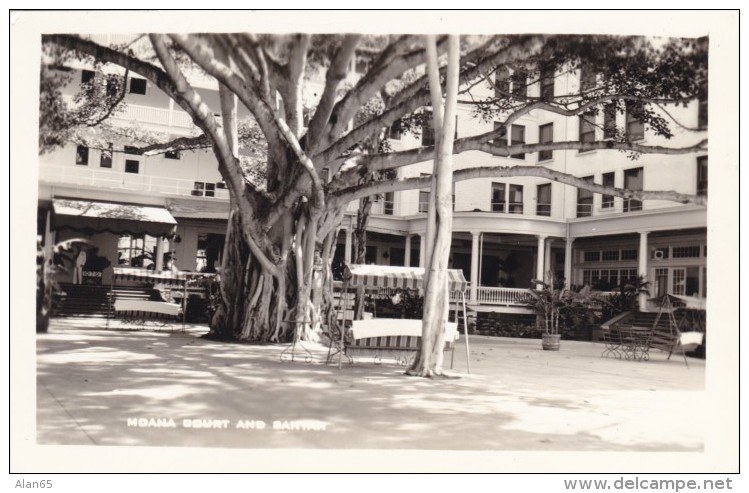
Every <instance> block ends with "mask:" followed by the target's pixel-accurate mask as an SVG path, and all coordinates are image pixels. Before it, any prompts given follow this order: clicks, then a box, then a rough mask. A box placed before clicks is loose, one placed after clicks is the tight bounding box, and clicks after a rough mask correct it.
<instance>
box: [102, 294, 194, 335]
mask: <svg viewBox="0 0 749 493" xmlns="http://www.w3.org/2000/svg"><path fill="white" fill-rule="evenodd" d="M114 313H115V316H116V317H118V318H121V319H123V322H125V323H131V324H135V325H139V326H142V327H144V328H145V326H146V324H147V322H148V321H155V322H156V325H158V326H161V327H164V326H167V325H169V322H172V321H177V320H179V318H180V317H181V316H182V306H181V305H178V304H177V303H168V302H165V301H149V300H129V299H124V300H115V302H114ZM159 322H160V323H159Z"/></svg>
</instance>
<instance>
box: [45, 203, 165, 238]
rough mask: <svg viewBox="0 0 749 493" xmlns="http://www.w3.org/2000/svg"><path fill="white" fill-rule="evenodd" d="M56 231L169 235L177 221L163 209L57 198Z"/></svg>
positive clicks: (54, 216)
mask: <svg viewBox="0 0 749 493" xmlns="http://www.w3.org/2000/svg"><path fill="white" fill-rule="evenodd" d="M52 212H53V215H52V222H53V225H54V227H55V229H71V230H73V231H80V232H83V233H87V234H94V233H103V232H109V233H113V234H147V235H150V236H169V235H171V234H172V233H173V231H174V228H175V226H176V225H177V221H176V220H175V219H174V216H172V215H171V214H170V213H169V211H168V210H166V209H165V208H164V207H157V206H150V205H137V204H119V203H114V202H99V201H93V200H78V199H67V198H55V199H54V200H53V201H52Z"/></svg>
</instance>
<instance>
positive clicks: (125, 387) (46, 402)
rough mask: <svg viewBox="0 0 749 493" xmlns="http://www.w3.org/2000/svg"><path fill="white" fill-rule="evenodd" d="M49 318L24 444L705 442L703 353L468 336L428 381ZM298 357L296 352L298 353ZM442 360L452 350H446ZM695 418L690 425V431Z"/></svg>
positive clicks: (591, 445) (630, 445) (40, 341)
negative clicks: (644, 357)
mask: <svg viewBox="0 0 749 493" xmlns="http://www.w3.org/2000/svg"><path fill="white" fill-rule="evenodd" d="M176 329H177V330H175V331H167V330H164V331H133V330H121V329H119V328H117V327H113V328H110V329H108V330H107V329H106V328H105V327H104V326H103V325H102V323H101V321H100V320H98V321H97V320H87V319H74V318H70V319H60V320H55V321H53V324H52V327H51V330H50V332H49V333H48V334H42V335H39V336H38V337H37V356H38V359H37V371H38V374H37V395H36V397H37V443H39V444H45V445H46V444H55V445H99V446H159V447H164V446H175V447H182V446H189V447H216V448H244V449H279V448H280V449H326V450H329V449H357V450H381V449H387V450H414V449H416V450H451V451H536V452H538V451H542V452H545V451H550V452H551V451H583V452H591V451H592V452H595V451H607V452H702V451H703V450H704V446H705V429H704V428H703V426H702V425H701V424H702V423H705V422H706V416H705V415H704V409H703V404H704V400H705V393H704V388H705V361H704V360H697V359H691V358H690V359H689V368H687V367H686V366H685V364H684V361H683V359H682V358H681V356H680V355H679V356H678V357H677V356H676V355H674V356H672V357H671V360H667V359H666V354H664V353H660V352H658V351H655V352H654V353H653V354H652V357H651V360H650V361H647V362H634V361H627V360H619V359H614V358H601V357H600V355H601V352H602V350H603V347H602V345H601V344H597V343H588V342H574V341H563V342H562V348H561V351H559V352H548V351H542V350H541V348H540V341H538V340H528V339H507V338H493V337H481V336H473V337H471V338H470V341H469V343H470V350H471V351H470V354H471V374H467V373H466V369H467V367H466V355H465V346H464V341H461V343H460V344H459V345H458V347H457V349H456V351H455V362H454V369H453V370H452V371H451V372H450V373H451V374H452V375H455V376H459V377H460V378H456V379H449V380H438V381H429V380H425V379H418V378H413V377H407V376H404V375H403V368H401V367H399V366H397V364H395V363H394V362H388V361H387V360H385V364H381V365H375V364H374V363H373V361H372V359H371V358H359V359H357V360H356V362H355V364H352V365H350V364H344V365H343V368H342V369H340V370H339V369H338V367H337V366H336V365H325V364H324V360H325V356H326V353H327V347H326V346H323V345H320V344H306V345H307V347H308V348H309V350H310V351H311V353H312V355H313V359H312V361H304V360H303V359H302V360H301V361H300V360H298V359H297V361H295V362H293V363H292V362H290V361H280V359H279V355H280V354H281V352H282V350H283V349H284V347H283V346H277V345H268V346H251V345H240V344H227V343H220V342H214V341H208V340H204V339H200V338H199V336H200V335H202V334H203V333H205V331H206V328H205V327H201V326H188V327H187V328H186V330H184V331H182V330H181V326H178V327H177V328H176ZM298 354H299V353H298V352H297V355H298ZM446 359H447V361H448V365H447V366H449V356H448V357H447V358H446ZM695 423H697V425H695Z"/></svg>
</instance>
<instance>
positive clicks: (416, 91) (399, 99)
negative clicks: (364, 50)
mask: <svg viewBox="0 0 749 493" xmlns="http://www.w3.org/2000/svg"><path fill="white" fill-rule="evenodd" d="M544 39H545V36H540V35H539V36H528V37H523V38H521V39H519V40H518V41H517V42H516V43H514V44H512V45H510V46H508V47H507V48H505V49H504V50H501V51H500V52H499V53H495V54H492V55H491V56H488V57H487V58H486V59H482V60H480V61H477V62H476V63H473V64H470V65H469V66H468V67H467V68H466V69H465V70H463V71H462V72H461V74H460V77H459V80H460V83H464V82H465V81H468V80H473V79H474V78H475V77H477V76H478V75H479V74H480V73H481V72H482V71H485V70H486V69H487V68H488V67H490V66H492V65H493V64H496V63H504V62H506V61H507V60H512V59H515V58H519V57H521V56H522V57H524V56H528V54H529V53H531V54H532V53H534V52H535V51H536V50H538V49H539V48H540V47H541V43H542V41H543V40H544ZM429 98H430V96H429V90H428V89H427V85H426V77H423V78H421V79H419V80H417V81H416V82H414V83H413V84H411V85H410V86H409V87H408V88H406V89H404V90H402V91H401V92H399V93H398V94H396V95H395V96H393V99H392V100H391V102H390V104H391V107H390V108H389V109H387V110H385V112H383V113H382V114H381V115H380V116H379V117H377V118H373V119H371V120H369V121H367V122H365V123H363V124H362V125H360V126H359V127H357V128H355V129H354V130H352V131H351V132H349V133H348V134H347V135H345V136H344V137H342V138H341V139H339V140H337V141H335V142H334V143H333V144H332V145H330V146H329V147H328V148H327V149H325V150H323V151H321V152H320V153H318V154H317V155H316V156H314V157H313V158H314V159H315V161H316V162H329V161H332V160H333V159H335V158H337V157H338V156H339V155H340V154H342V153H343V152H345V151H346V150H348V149H350V148H351V147H353V146H354V145H355V144H357V143H358V142H362V141H364V140H366V139H367V138H369V137H370V136H371V135H374V134H375V133H377V132H379V131H380V129H382V128H383V127H387V126H389V125H391V124H392V123H393V122H394V121H395V120H397V119H398V118H400V117H402V116H403V115H406V114H409V113H411V112H413V111H415V110H416V109H418V108H420V107H422V106H425V105H427V104H428V103H429Z"/></svg>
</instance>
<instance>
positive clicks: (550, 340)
mask: <svg viewBox="0 0 749 493" xmlns="http://www.w3.org/2000/svg"><path fill="white" fill-rule="evenodd" d="M547 279H548V282H544V281H539V280H536V279H534V280H533V281H531V282H532V283H533V284H535V285H536V286H541V287H540V289H529V290H528V293H529V295H530V296H529V297H528V304H529V305H530V306H531V307H533V308H534V309H535V310H536V314H537V315H538V317H539V318H542V319H543V321H544V332H543V334H542V336H541V347H542V348H543V349H544V350H547V351H558V350H559V347H560V341H561V338H562V330H565V329H571V328H574V327H578V326H580V325H581V324H585V323H590V322H591V321H592V320H593V319H594V318H595V312H594V307H595V305H596V303H597V302H598V298H597V296H596V295H595V293H594V292H593V291H592V290H591V289H590V287H589V286H584V287H583V288H582V289H580V290H579V291H574V290H572V289H568V288H565V287H564V286H563V285H561V283H560V282H558V281H557V280H556V279H554V276H553V275H549V276H547Z"/></svg>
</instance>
